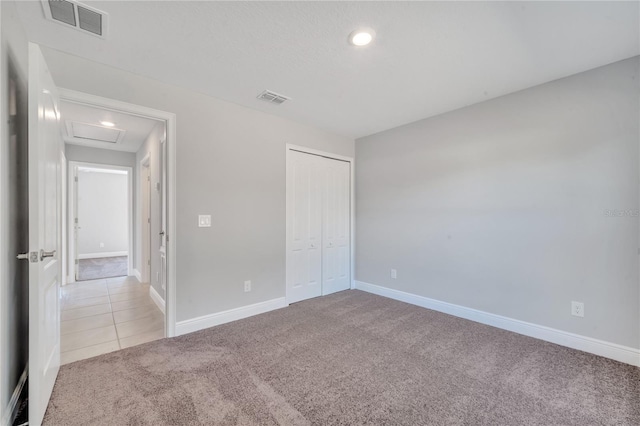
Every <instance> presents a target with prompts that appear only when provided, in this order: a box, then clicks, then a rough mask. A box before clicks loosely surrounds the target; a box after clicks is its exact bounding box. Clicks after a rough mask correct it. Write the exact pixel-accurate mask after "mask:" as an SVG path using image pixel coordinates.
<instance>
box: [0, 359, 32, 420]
mask: <svg viewBox="0 0 640 426" xmlns="http://www.w3.org/2000/svg"><path fill="white" fill-rule="evenodd" d="M28 372H29V364H27V365H26V366H25V367H24V371H23V372H22V374H21V375H20V379H18V384H17V385H16V388H15V389H14V390H13V394H12V395H11V399H10V400H9V403H8V404H7V407H6V408H5V410H4V415H3V416H2V423H1V424H2V425H11V424H13V421H14V420H15V415H16V414H17V413H16V412H15V411H16V408H17V406H18V400H19V399H20V394H21V393H22V389H23V388H24V385H25V383H26V382H27V376H28Z"/></svg>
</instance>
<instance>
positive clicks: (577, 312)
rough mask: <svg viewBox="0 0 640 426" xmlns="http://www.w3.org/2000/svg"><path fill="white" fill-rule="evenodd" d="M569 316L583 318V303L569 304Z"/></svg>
mask: <svg viewBox="0 0 640 426" xmlns="http://www.w3.org/2000/svg"><path fill="white" fill-rule="evenodd" d="M571 315H573V316H576V317H581V318H582V317H584V303H582V302H576V301H572V302H571Z"/></svg>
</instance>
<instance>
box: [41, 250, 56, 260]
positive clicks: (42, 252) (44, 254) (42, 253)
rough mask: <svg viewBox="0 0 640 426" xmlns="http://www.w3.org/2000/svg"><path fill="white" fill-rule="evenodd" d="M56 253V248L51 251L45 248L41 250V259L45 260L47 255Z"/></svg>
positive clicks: (51, 255)
mask: <svg viewBox="0 0 640 426" xmlns="http://www.w3.org/2000/svg"><path fill="white" fill-rule="evenodd" d="M55 255H56V251H55V250H51V251H44V250H42V249H41V250H40V261H43V260H44V258H45V257H53V256H55Z"/></svg>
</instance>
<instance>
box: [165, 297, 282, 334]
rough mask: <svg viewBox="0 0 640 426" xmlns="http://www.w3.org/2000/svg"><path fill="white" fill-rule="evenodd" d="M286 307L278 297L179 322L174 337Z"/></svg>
mask: <svg viewBox="0 0 640 426" xmlns="http://www.w3.org/2000/svg"><path fill="white" fill-rule="evenodd" d="M286 306H287V302H286V300H285V298H284V297H279V298H277V299H271V300H267V301H265V302H260V303H255V304H253V305H248V306H241V307H239V308H235V309H229V310H228V311H223V312H218V313H215V314H210V315H204V316H201V317H197V318H192V319H188V320H185V321H180V322H178V323H177V324H176V336H180V335H183V334H187V333H193V332H194V331H198V330H203V329H205V328H209V327H215V326H216V325H220V324H225V323H228V322H231V321H237V320H240V319H243V318H247V317H251V316H254V315H258V314H263V313H265V312H269V311H273V310H276V309H280V308H284V307H286Z"/></svg>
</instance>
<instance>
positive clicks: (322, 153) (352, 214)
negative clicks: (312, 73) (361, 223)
mask: <svg viewBox="0 0 640 426" xmlns="http://www.w3.org/2000/svg"><path fill="white" fill-rule="evenodd" d="M285 150H286V169H287V173H286V194H287V195H286V196H285V197H286V206H285V207H286V222H285V223H286V224H287V226H286V243H285V250H286V253H285V259H286V262H285V300H286V303H287V305H288V304H289V303H291V302H290V300H291V298H290V296H289V286H288V285H287V283H288V282H289V280H288V277H287V274H289V249H290V248H291V247H290V246H289V237H290V235H289V226H288V224H289V221H290V220H291V219H292V218H291V217H289V216H290V214H289V212H290V211H291V209H290V202H291V200H289V197H288V194H289V163H290V161H291V151H297V152H302V153H305V154H312V155H319V156H321V157H326V158H331V159H334V160H341V161H346V162H348V163H349V166H350V167H349V169H350V176H349V179H350V182H349V187H350V191H351V196H350V206H349V215H350V218H349V228H350V237H349V238H350V241H349V245H350V251H351V253H350V262H349V263H350V269H351V271H350V275H351V277H350V280H349V281H350V282H351V289H354V288H356V287H355V241H356V238H355V237H356V227H355V225H356V208H355V205H356V203H355V200H356V198H355V160H354V158H353V157H347V156H344V155H339V154H334V153H332V152H327V151H320V150H317V149H313V148H307V147H306V146H301V145H294V144H290V143H288V144H286V145H285Z"/></svg>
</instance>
